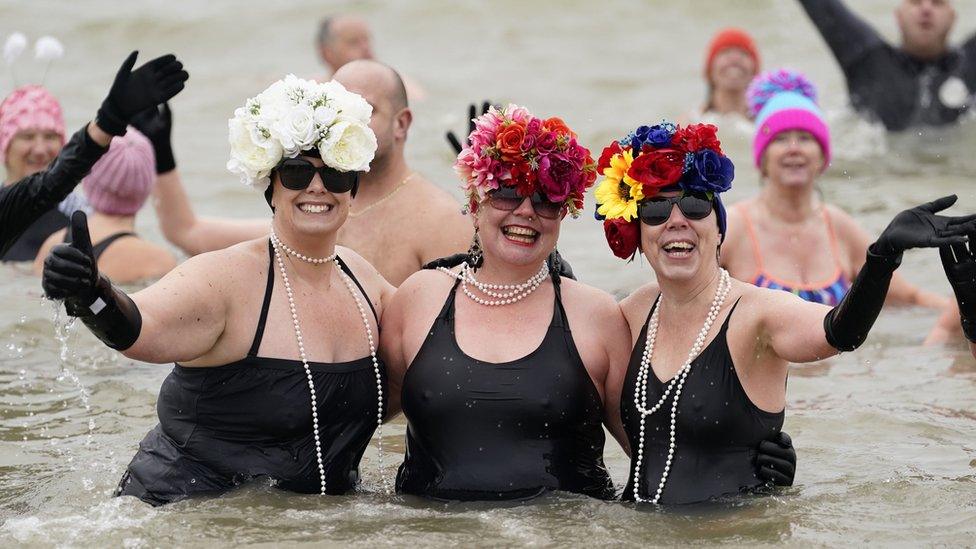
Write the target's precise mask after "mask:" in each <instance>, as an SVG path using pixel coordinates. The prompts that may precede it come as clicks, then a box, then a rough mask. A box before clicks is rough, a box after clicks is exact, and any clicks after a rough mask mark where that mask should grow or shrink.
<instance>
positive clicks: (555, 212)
mask: <svg viewBox="0 0 976 549" xmlns="http://www.w3.org/2000/svg"><path fill="white" fill-rule="evenodd" d="M526 198H528V199H529V202H530V203H531V204H532V209H533V210H535V213H536V215H538V216H539V217H544V218H546V219H558V218H559V217H560V216H561V215H562V214H563V212H564V211H565V208H566V206H565V205H564V204H562V203H560V202H552V201H551V200H549V199H548V198H546V197H545V196H543V195H542V193H540V192H538V191H536V192H534V193H532V196H519V194H518V191H516V190H515V187H500V188H498V189H495V190H494V191H491V193H489V194H488V203H489V204H491V207H492V208H495V209H496V210H501V211H504V212H511V211H515V209H516V208H518V207H519V206H520V205H521V204H522V202H523V201H524V200H525V199H526Z"/></svg>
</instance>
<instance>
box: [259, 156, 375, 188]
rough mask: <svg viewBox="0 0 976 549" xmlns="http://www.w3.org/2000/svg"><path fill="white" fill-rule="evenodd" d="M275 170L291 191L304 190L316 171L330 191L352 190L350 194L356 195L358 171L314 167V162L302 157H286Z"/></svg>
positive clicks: (283, 183)
mask: <svg viewBox="0 0 976 549" xmlns="http://www.w3.org/2000/svg"><path fill="white" fill-rule="evenodd" d="M275 170H277V171H278V177H280V178H281V185H282V186H283V187H284V188H286V189H291V190H293V191H301V190H305V189H306V188H307V187H308V185H309V184H310V183H311V182H312V178H313V177H315V174H316V173H318V174H319V177H321V178H322V184H323V185H324V186H325V189H326V190H327V191H329V192H330V193H335V194H342V193H347V192H349V191H352V195H353V196H356V189H357V187H358V186H359V172H340V171H339V170H336V169H334V168H330V167H328V166H321V167H315V164H312V163H311V162H309V161H308V160H305V159H302V158H286V159H284V160H282V161H281V163H279V164H278V166H277V167H276V168H275Z"/></svg>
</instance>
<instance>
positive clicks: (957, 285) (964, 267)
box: [939, 234, 976, 343]
mask: <svg viewBox="0 0 976 549" xmlns="http://www.w3.org/2000/svg"><path fill="white" fill-rule="evenodd" d="M973 239H976V234H970V235H969V245H968V246H967V245H966V244H950V245H948V246H941V247H940V248H939V255H940V256H941V257H942V268H943V269H945V273H946V278H948V279H949V285H950V286H952V293H953V294H955V296H956V303H957V304H958V305H959V319H960V320H961V321H962V333H963V334H964V335H965V336H966V339H968V340H969V341H972V342H974V343H976V257H974V256H973V251H974V249H976V244H974V243H973Z"/></svg>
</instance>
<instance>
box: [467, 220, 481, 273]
mask: <svg viewBox="0 0 976 549" xmlns="http://www.w3.org/2000/svg"><path fill="white" fill-rule="evenodd" d="M466 261H467V262H468V265H469V266H470V267H471V268H472V269H477V268H478V267H481V265H482V264H484V262H485V255H484V251H483V250H482V249H481V239H480V238H478V229H477V228H475V230H474V237H473V238H472V239H471V246H470V247H469V248H468V258H467V259H466Z"/></svg>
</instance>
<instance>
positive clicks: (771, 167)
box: [761, 130, 824, 187]
mask: <svg viewBox="0 0 976 549" xmlns="http://www.w3.org/2000/svg"><path fill="white" fill-rule="evenodd" d="M823 168H824V154H823V149H821V148H820V142H819V141H817V139H816V138H815V137H814V136H813V134H811V133H810V132H807V131H803V130H788V131H784V132H780V133H778V134H776V137H774V138H773V139H772V141H770V142H769V145H768V146H767V147H766V150H765V152H763V161H762V169H761V172H762V175H763V176H764V177H766V178H767V179H768V180H769V181H770V182H771V183H772V184H774V185H786V186H791V187H798V186H804V185H813V182H814V181H815V180H816V178H817V177H818V176H819V175H820V173H821V172H822V171H823Z"/></svg>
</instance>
